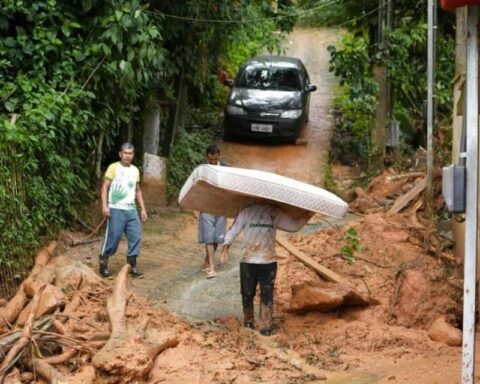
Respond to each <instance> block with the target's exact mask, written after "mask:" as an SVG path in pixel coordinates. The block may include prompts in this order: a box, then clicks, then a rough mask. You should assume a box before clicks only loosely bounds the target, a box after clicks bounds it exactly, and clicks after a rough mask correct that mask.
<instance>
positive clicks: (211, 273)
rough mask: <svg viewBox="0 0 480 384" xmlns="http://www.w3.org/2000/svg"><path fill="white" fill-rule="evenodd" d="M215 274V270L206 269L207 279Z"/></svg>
mask: <svg viewBox="0 0 480 384" xmlns="http://www.w3.org/2000/svg"><path fill="white" fill-rule="evenodd" d="M215 276H217V272H215V271H207V279H212V278H214V277H215Z"/></svg>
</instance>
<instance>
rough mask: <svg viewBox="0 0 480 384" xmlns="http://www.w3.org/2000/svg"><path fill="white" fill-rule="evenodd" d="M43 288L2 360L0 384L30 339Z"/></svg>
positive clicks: (38, 292) (35, 297)
mask: <svg viewBox="0 0 480 384" xmlns="http://www.w3.org/2000/svg"><path fill="white" fill-rule="evenodd" d="M44 288H45V286H43V287H41V288H40V289H39V290H38V291H37V293H36V294H35V296H34V297H33V300H32V307H31V309H30V314H29V315H28V318H27V321H26V322H25V327H24V328H23V331H22V336H21V337H20V339H19V340H18V341H17V342H16V343H15V345H14V346H13V347H12V348H10V350H9V351H8V353H7V355H6V356H5V359H4V360H3V363H2V365H1V366H0V384H1V383H3V379H4V378H5V374H6V373H7V371H8V370H9V369H10V368H11V367H12V366H13V365H14V364H15V362H16V360H17V359H18V357H19V356H20V355H21V354H22V353H23V350H24V349H25V347H26V346H27V345H28V343H29V342H30V340H31V338H32V332H33V326H34V322H35V316H36V313H37V310H38V306H39V304H40V298H41V296H42V293H43V290H44Z"/></svg>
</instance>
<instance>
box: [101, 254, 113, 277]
mask: <svg viewBox="0 0 480 384" xmlns="http://www.w3.org/2000/svg"><path fill="white" fill-rule="evenodd" d="M99 265H100V268H99V273H100V276H102V277H111V276H112V274H111V273H110V271H109V270H108V257H104V256H102V255H100V257H99Z"/></svg>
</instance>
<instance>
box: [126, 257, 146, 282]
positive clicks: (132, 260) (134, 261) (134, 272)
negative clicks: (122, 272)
mask: <svg viewBox="0 0 480 384" xmlns="http://www.w3.org/2000/svg"><path fill="white" fill-rule="evenodd" d="M127 262H128V264H130V266H131V267H132V269H131V270H130V274H131V275H132V276H134V277H142V276H143V273H141V272H138V271H137V256H128V257H127Z"/></svg>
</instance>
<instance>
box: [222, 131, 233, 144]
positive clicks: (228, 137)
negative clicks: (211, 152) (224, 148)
mask: <svg viewBox="0 0 480 384" xmlns="http://www.w3.org/2000/svg"><path fill="white" fill-rule="evenodd" d="M233 139H234V135H233V134H232V133H231V132H229V131H228V130H227V129H224V130H223V141H232V140H233Z"/></svg>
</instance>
